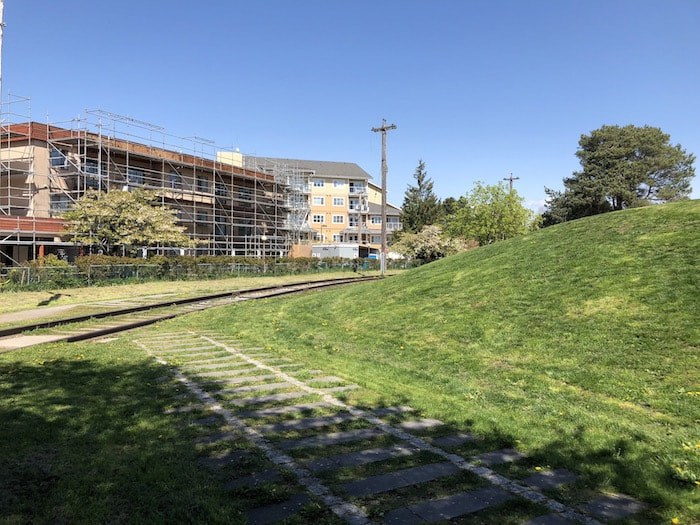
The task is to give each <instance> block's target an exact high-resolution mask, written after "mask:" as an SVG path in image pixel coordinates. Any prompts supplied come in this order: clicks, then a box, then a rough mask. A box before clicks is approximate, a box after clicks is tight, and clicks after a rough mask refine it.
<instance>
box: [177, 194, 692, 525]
mask: <svg viewBox="0 0 700 525" xmlns="http://www.w3.org/2000/svg"><path fill="white" fill-rule="evenodd" d="M698 254H700V202H699V201H689V202H682V203H675V204H670V205H664V206H654V207H648V208H641V209H634V210H628V211H624V212H619V213H610V214H606V215H600V216H596V217H592V218H588V219H584V220H580V221H575V222H571V223H568V224H563V225H559V226H556V227H552V228H548V229H545V230H542V231H540V232H537V233H534V234H532V235H529V236H527V237H524V238H519V239H512V240H509V241H505V242H501V243H498V244H495V245H492V246H488V247H484V248H479V249H477V250H474V251H471V252H468V253H465V254H461V255H458V256H455V257H451V258H448V259H445V260H441V261H438V262H435V263H432V264H429V265H426V266H424V267H421V268H418V269H415V270H412V271H408V272H405V273H403V274H402V275H399V276H396V277H392V278H390V279H386V280H384V281H382V282H379V283H368V284H362V285H354V286H352V287H347V288H344V289H342V290H339V291H338V290H331V291H327V292H318V293H313V294H309V295H305V296H299V297H290V298H287V299H283V300H274V301H264V302H259V303H255V304H251V303H247V304H239V305H237V306H234V307H229V308H226V309H222V310H219V311H217V312H216V313H211V312H207V313H205V314H199V315H197V316H193V317H191V318H189V320H188V321H184V322H185V323H189V324H190V325H191V326H194V327H208V328H216V329H218V330H224V331H226V332H228V333H232V334H235V335H236V336H237V337H238V338H239V339H240V340H241V341H243V342H245V343H248V344H264V345H267V346H268V347H270V348H271V349H274V350H275V351H278V352H280V353H282V354H284V355H287V356H290V357H293V358H295V359H297V360H300V361H302V362H305V363H307V364H308V365H309V366H310V367H314V368H323V369H324V370H326V371H329V372H333V373H336V374H339V375H343V376H346V377H348V378H351V379H352V380H354V381H356V382H359V383H361V384H362V385H364V386H366V387H368V389H369V390H371V391H373V392H374V393H375V398H374V399H371V400H370V399H368V398H367V397H364V398H363V397H362V396H363V395H365V396H366V395H367V394H358V396H359V397H357V398H356V401H357V402H360V403H362V402H372V403H376V402H379V401H384V402H387V403H394V402H397V401H399V402H406V403H409V404H411V405H413V406H415V407H418V408H420V409H422V411H423V413H424V414H425V415H429V416H433V417H438V418H441V419H443V420H445V421H447V422H450V423H452V424H455V425H459V426H461V427H462V428H465V429H469V430H471V431H473V432H475V433H477V434H480V435H482V436H483V437H485V438H486V439H487V440H488V441H489V442H492V443H494V444H501V445H508V444H511V445H516V446H517V447H518V448H519V449H521V450H522V451H524V452H526V453H528V454H529V456H530V460H529V461H530V467H534V466H535V465H538V466H540V465H542V466H549V467H552V468H556V467H562V466H563V467H568V468H570V469H572V470H574V471H576V472H578V473H580V474H582V476H583V477H582V482H581V483H580V484H579V485H577V486H576V487H575V490H571V491H569V492H566V491H562V492H561V493H560V494H558V495H557V496H558V497H560V498H562V499H563V500H565V501H567V502H569V503H572V504H575V503H577V502H579V501H582V500H583V499H585V498H586V497H589V496H591V494H592V493H593V491H619V492H623V493H627V494H631V495H634V496H636V497H638V498H642V499H643V500H645V501H646V502H647V503H648V504H649V510H648V511H647V512H646V514H645V516H644V517H642V518H640V520H641V521H642V522H649V523H652V522H657V520H663V521H666V520H669V521H670V520H671V519H672V518H674V517H678V518H679V520H680V523H684V522H688V521H690V522H693V521H694V520H699V519H700V504H699V498H698V496H699V495H700V487H699V486H698V480H700V434H699V431H698V428H699V425H698V423H699V422H700V408H699V407H700V374H699V372H698V355H699V352H698V342H699V341H700V337H698V336H699V332H698V310H699V308H698V307H699V306H700V304H699V303H700V301H699V286H698V265H697V261H698ZM178 323H180V324H182V323H183V321H178ZM526 466H527V464H526ZM511 469H512V471H510V472H506V473H508V474H509V475H514V476H517V475H518V472H517V469H518V467H511ZM521 474H523V475H524V473H521Z"/></svg>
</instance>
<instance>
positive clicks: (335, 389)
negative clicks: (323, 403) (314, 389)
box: [318, 385, 360, 394]
mask: <svg viewBox="0 0 700 525" xmlns="http://www.w3.org/2000/svg"><path fill="white" fill-rule="evenodd" d="M357 388H360V386H359V385H346V386H332V387H330V388H319V389H318V390H322V391H323V392H325V393H326V394H333V393H335V392H347V391H348V390H355V389H357Z"/></svg>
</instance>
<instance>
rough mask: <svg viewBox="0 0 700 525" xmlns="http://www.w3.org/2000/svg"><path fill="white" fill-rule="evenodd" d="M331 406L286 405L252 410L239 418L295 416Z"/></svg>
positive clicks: (312, 404) (325, 404) (321, 404)
mask: <svg viewBox="0 0 700 525" xmlns="http://www.w3.org/2000/svg"><path fill="white" fill-rule="evenodd" d="M328 407H330V405H329V404H328V403H324V402H323V401H319V402H318V403H302V404H299V405H286V406H282V407H273V408H263V409H260V410H252V411H250V412H240V413H239V414H238V416H239V417H245V418H256V417H269V416H281V415H284V414H294V413H296V412H304V411H309V410H316V409H317V408H328Z"/></svg>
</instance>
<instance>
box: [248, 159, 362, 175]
mask: <svg viewBox="0 0 700 525" xmlns="http://www.w3.org/2000/svg"><path fill="white" fill-rule="evenodd" d="M256 164H263V165H265V164H278V165H283V166H287V167H290V168H302V169H306V170H311V171H313V172H314V174H315V175H317V176H319V177H329V178H334V177H335V178H343V179H365V180H369V179H371V178H372V176H371V175H370V174H369V173H367V172H366V171H365V170H363V169H362V168H360V167H359V166H358V165H357V164H355V163H354V162H334V161H328V160H303V159H283V158H275V157H254V156H249V155H246V156H245V157H244V158H243V165H244V166H245V167H246V168H248V169H254V167H255V165H256Z"/></svg>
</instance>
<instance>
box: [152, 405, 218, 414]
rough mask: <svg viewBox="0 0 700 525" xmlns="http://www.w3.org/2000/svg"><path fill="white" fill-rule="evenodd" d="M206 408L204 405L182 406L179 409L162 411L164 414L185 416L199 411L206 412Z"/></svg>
mask: <svg viewBox="0 0 700 525" xmlns="http://www.w3.org/2000/svg"><path fill="white" fill-rule="evenodd" d="M207 408H208V407H207V406H206V405H201V404H196V405H184V406H181V407H175V408H168V409H166V410H164V411H163V413H164V414H186V413H187V412H197V411H200V410H206V409H207Z"/></svg>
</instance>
